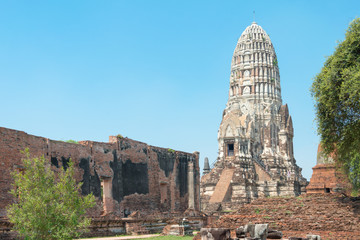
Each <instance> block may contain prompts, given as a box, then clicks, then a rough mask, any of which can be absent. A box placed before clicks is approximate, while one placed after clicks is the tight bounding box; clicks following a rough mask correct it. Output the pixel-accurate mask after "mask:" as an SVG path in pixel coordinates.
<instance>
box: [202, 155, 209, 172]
mask: <svg viewBox="0 0 360 240" xmlns="http://www.w3.org/2000/svg"><path fill="white" fill-rule="evenodd" d="M210 170H211V169H210V165H209V159H208V158H207V157H206V158H205V159H204V169H203V175H205V174H208V173H209V172H210Z"/></svg>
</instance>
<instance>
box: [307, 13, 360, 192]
mask: <svg viewBox="0 0 360 240" xmlns="http://www.w3.org/2000/svg"><path fill="white" fill-rule="evenodd" d="M311 93H312V96H313V98H314V99H315V108H316V120H317V124H318V133H319V135H320V137H321V142H322V145H323V147H324V151H325V153H326V154H331V153H335V155H336V159H337V160H336V161H337V163H339V164H340V166H341V167H342V168H343V170H344V172H345V173H346V175H347V176H348V178H349V180H350V183H351V184H352V185H353V190H355V191H356V190H358V189H359V188H360V18H357V19H355V20H353V21H352V22H351V23H350V26H349V28H348V29H347V31H346V34H345V40H344V41H343V42H341V43H339V44H338V46H337V47H336V49H335V52H334V53H333V54H332V55H331V56H330V57H328V58H327V60H326V62H325V64H324V67H323V68H322V70H321V72H320V73H319V74H318V75H317V76H316V77H315V79H314V82H313V84H312V88H311Z"/></svg>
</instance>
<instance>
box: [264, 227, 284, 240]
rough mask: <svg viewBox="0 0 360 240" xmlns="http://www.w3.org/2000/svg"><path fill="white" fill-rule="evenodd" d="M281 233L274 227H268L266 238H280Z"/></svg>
mask: <svg viewBox="0 0 360 240" xmlns="http://www.w3.org/2000/svg"><path fill="white" fill-rule="evenodd" d="M282 237H283V233H282V232H281V231H277V230H274V229H268V235H267V238H268V239H282Z"/></svg>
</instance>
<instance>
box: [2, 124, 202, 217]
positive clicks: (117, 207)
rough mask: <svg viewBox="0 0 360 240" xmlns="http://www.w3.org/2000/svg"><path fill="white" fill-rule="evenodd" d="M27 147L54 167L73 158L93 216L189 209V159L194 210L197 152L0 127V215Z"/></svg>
mask: <svg viewBox="0 0 360 240" xmlns="http://www.w3.org/2000/svg"><path fill="white" fill-rule="evenodd" d="M25 148H29V150H30V154H31V156H33V157H40V156H44V157H45V158H46V159H47V160H48V162H49V164H51V166H52V169H54V170H55V171H57V170H58V169H60V168H66V166H67V162H68V161H69V159H70V158H71V159H72V161H74V165H75V168H76V176H75V177H76V180H77V181H79V182H80V181H81V182H83V185H82V189H81V190H82V194H84V195H85V194H89V193H93V194H94V195H95V197H96V198H97V202H98V204H97V207H96V208H95V210H94V211H93V213H92V215H93V217H98V216H100V215H101V214H109V213H113V214H115V215H116V216H119V217H123V216H124V215H123V214H124V211H125V212H126V213H129V212H133V211H136V210H137V211H140V212H146V213H147V214H149V213H151V212H162V211H170V212H183V211H185V210H186V209H187V208H188V201H189V199H188V195H189V193H188V189H189V186H188V164H189V162H190V161H191V162H192V161H193V162H194V172H195V174H194V189H195V210H198V209H199V191H198V190H199V182H200V179H199V177H200V173H199V172H200V171H199V155H198V153H193V154H191V153H185V152H180V151H173V150H170V149H166V148H159V147H154V146H150V145H147V144H146V143H142V142H138V141H134V140H131V139H128V138H118V137H114V136H111V137H110V141H109V143H103V142H93V141H82V142H79V144H74V143H66V142H61V141H54V140H50V139H47V138H43V137H37V136H33V135H29V134H27V133H25V132H22V131H16V130H12V129H7V128H0V170H1V172H2V174H1V175H0V216H5V215H6V211H5V208H6V206H7V205H8V204H9V203H11V202H12V200H13V199H12V197H11V195H10V194H9V191H10V189H11V187H12V186H11V183H12V178H11V175H10V173H11V171H13V170H16V169H17V168H19V167H21V158H22V154H21V153H20V151H23V150H24V149H25Z"/></svg>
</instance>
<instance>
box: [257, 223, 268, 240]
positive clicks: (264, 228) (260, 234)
mask: <svg viewBox="0 0 360 240" xmlns="http://www.w3.org/2000/svg"><path fill="white" fill-rule="evenodd" d="M267 235H268V225H267V224H255V236H254V237H255V238H258V239H261V240H265V239H266V237H267Z"/></svg>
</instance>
